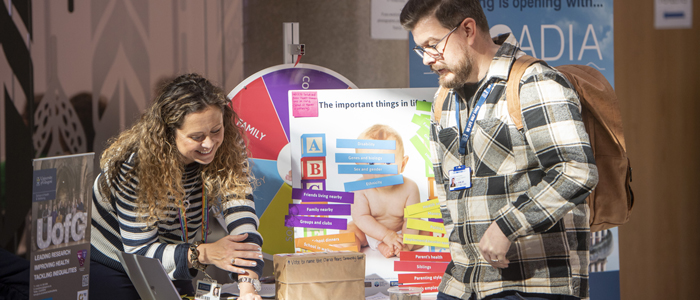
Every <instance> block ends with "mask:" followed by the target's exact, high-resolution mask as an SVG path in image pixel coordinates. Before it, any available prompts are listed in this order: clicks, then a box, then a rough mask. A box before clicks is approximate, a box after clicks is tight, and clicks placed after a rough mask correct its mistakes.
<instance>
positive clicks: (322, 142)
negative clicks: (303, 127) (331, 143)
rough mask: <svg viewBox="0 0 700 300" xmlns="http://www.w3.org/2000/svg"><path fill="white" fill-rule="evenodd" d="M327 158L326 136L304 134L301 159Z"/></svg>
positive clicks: (322, 134)
mask: <svg viewBox="0 0 700 300" xmlns="http://www.w3.org/2000/svg"><path fill="white" fill-rule="evenodd" d="M319 156H326V134H325V133H314V134H302V135H301V157H319Z"/></svg>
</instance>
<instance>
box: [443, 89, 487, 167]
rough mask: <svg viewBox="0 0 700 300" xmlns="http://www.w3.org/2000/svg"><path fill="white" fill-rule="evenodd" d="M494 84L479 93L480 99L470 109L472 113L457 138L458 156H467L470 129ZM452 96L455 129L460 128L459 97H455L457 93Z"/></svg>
mask: <svg viewBox="0 0 700 300" xmlns="http://www.w3.org/2000/svg"><path fill="white" fill-rule="evenodd" d="M493 86H494V84H493V83H491V84H489V86H488V87H486V89H484V91H483V92H482V93H481V98H479V101H478V102H476V105H474V109H472V113H471V114H469V119H467V124H466V125H465V126H464V131H463V132H462V135H461V136H460V138H459V154H462V155H465V154H467V141H469V137H470V136H471V135H472V129H473V128H474V123H475V122H476V116H477V115H478V114H479V110H480V109H481V106H482V105H484V103H485V102H486V98H487V97H488V96H489V94H491V90H492V89H493ZM452 96H453V98H454V100H455V107H457V110H456V117H457V127H458V128H461V127H462V126H461V124H460V119H459V112H460V109H459V97H458V96H457V93H454V92H453V93H452Z"/></svg>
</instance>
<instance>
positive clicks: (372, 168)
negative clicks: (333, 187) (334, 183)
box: [338, 164, 399, 174]
mask: <svg viewBox="0 0 700 300" xmlns="http://www.w3.org/2000/svg"><path fill="white" fill-rule="evenodd" d="M398 173H399V166H397V165H354V164H353V165H338V174H398Z"/></svg>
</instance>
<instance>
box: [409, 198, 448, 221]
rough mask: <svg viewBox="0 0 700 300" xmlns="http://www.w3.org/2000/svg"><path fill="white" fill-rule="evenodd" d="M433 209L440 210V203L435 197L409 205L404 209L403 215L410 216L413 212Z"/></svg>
mask: <svg viewBox="0 0 700 300" xmlns="http://www.w3.org/2000/svg"><path fill="white" fill-rule="evenodd" d="M435 209H437V210H440V204H439V203H438V200H437V199H435V200H430V201H426V202H421V203H416V204H413V205H409V206H407V207H406V208H405V209H404V212H405V216H407V217H412V216H413V215H415V214H418V213H422V212H424V211H429V210H435Z"/></svg>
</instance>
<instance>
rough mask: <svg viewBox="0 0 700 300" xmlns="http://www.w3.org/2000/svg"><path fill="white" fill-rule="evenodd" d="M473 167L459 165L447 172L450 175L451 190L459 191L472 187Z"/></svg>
mask: <svg viewBox="0 0 700 300" xmlns="http://www.w3.org/2000/svg"><path fill="white" fill-rule="evenodd" d="M471 174H472V169H471V168H468V167H466V166H457V167H454V169H453V170H450V171H449V172H447V175H448V176H449V177H450V191H459V190H464V189H468V188H470V187H472V178H471Z"/></svg>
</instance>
